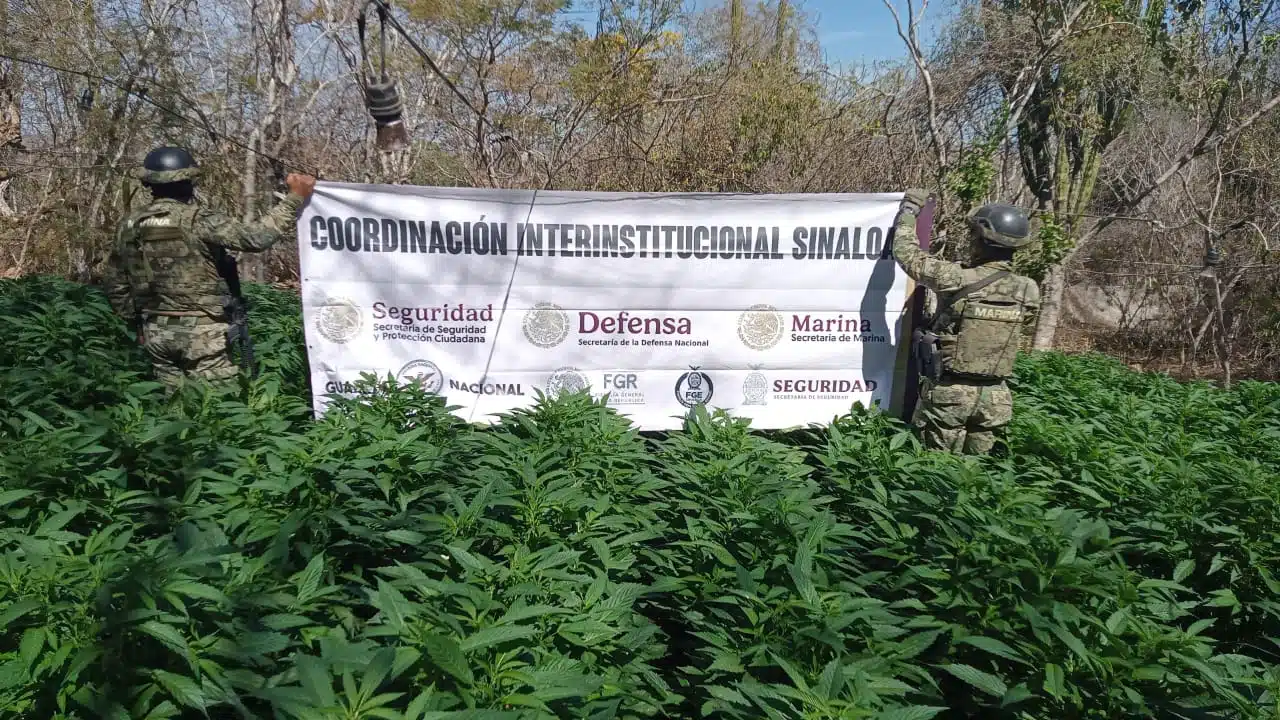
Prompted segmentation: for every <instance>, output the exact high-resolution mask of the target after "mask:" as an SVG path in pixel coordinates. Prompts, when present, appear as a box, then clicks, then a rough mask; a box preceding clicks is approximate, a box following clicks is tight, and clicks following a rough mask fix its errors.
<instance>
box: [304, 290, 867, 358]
mask: <svg viewBox="0 0 1280 720" xmlns="http://www.w3.org/2000/svg"><path fill="white" fill-rule="evenodd" d="M574 314H576V315H577V327H576V328H575V327H574V317H573V315H574ZM494 318H495V313H494V308H493V305H492V303H490V304H488V305H485V306H483V307H473V306H467V305H464V304H457V305H450V304H445V305H439V306H432V307H406V306H396V305H389V304H388V303H385V302H382V301H377V302H374V303H373V306H372V308H371V310H370V311H369V312H366V310H365V309H364V308H363V307H361V306H360V305H359V304H357V303H356V302H355V301H353V300H350V299H348V298H328V299H326V300H324V301H323V302H322V303H320V304H319V305H318V307H317V310H316V313H315V329H316V332H318V333H319V334H320V336H321V337H323V338H324V339H325V340H328V341H329V342H331V343H334V344H336V345H345V344H346V343H349V342H351V341H352V340H355V339H357V338H361V337H367V335H365V334H364V333H365V331H366V330H368V331H371V333H372V337H373V339H374V340H384V341H385V340H407V341H413V342H435V343H458V342H463V343H486V342H489V341H490V340H489V326H490V325H491V324H492V323H494ZM789 320H790V323H789V325H790V327H788V317H787V316H785V315H784V314H783V313H782V312H780V311H779V310H778V309H777V308H775V307H773V306H772V305H767V304H759V305H752V306H751V307H749V308H747V309H746V310H744V311H742V312H741V313H739V315H738V323H737V325H738V326H737V336H738V340H739V341H741V342H742V344H743V345H744V346H745V347H747V348H750V349H752V350H757V351H763V350H769V349H771V348H774V347H776V346H777V345H778V344H779V343H780V342H782V340H783V338H784V337H786V335H787V333H788V332H790V333H791V339H792V340H793V341H797V342H841V343H885V342H888V337H887V335H888V327H887V320H886V319H885V318H883V317H882V318H880V319H879V320H878V321H877V324H878V325H879V327H873V323H872V321H871V320H870V319H868V318H864V317H861V316H860V315H858V314H857V313H851V314H849V315H846V314H844V313H826V312H821V313H790V314H789ZM575 331H576V333H577V335H578V336H579V337H580V340H579V342H580V343H581V344H583V345H599V346H614V347H628V346H630V347H654V346H671V347H706V346H709V345H710V339H709V337H708V335H707V333H706V332H705V328H699V327H695V323H694V320H693V318H690V317H684V316H680V315H675V316H671V315H645V314H634V313H632V312H631V311H628V310H621V311H617V312H606V311H601V312H597V311H592V310H578V311H575V312H574V313H570V312H569V311H567V310H565V309H564V308H562V307H560V306H559V305H556V304H554V303H538V304H537V305H534V306H533V307H531V308H529V309H528V310H526V311H525V312H524V315H523V317H522V319H521V332H522V334H523V335H524V338H525V340H527V341H528V342H529V344H530V345H532V346H534V347H537V348H541V349H543V350H549V349H551V348H555V347H559V346H560V345H562V344H563V343H564V342H565V340H567V339H568V338H569V336H570V335H571V334H573V333H574V332H575Z"/></svg>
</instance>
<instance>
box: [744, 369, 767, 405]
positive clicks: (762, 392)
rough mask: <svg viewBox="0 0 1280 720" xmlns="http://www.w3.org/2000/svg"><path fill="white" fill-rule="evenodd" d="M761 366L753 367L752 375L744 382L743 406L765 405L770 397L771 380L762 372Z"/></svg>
mask: <svg viewBox="0 0 1280 720" xmlns="http://www.w3.org/2000/svg"><path fill="white" fill-rule="evenodd" d="M760 368H761V366H760V365H752V366H751V370H752V371H753V372H751V373H750V374H748V375H747V377H746V379H745V380H743V381H742V398H743V403H742V404H743V405H764V404H766V403H765V398H767V397H768V396H769V378H766V377H765V376H764V373H762V372H760Z"/></svg>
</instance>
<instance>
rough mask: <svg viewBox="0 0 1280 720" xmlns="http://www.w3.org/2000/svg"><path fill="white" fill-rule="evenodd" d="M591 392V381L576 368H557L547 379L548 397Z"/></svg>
mask: <svg viewBox="0 0 1280 720" xmlns="http://www.w3.org/2000/svg"><path fill="white" fill-rule="evenodd" d="M583 390H591V381H590V380H588V379H587V376H586V375H583V374H582V373H581V372H579V371H578V368H575V367H562V368H557V369H556V371H555V372H553V373H551V377H550V378H548V379H547V395H548V396H549V397H556V396H558V395H562V394H564V393H570V394H572V393H576V392H582V391H583Z"/></svg>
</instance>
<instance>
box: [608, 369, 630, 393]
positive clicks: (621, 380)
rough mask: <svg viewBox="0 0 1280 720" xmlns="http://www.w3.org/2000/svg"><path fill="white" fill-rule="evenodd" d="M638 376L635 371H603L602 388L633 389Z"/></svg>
mask: <svg viewBox="0 0 1280 720" xmlns="http://www.w3.org/2000/svg"><path fill="white" fill-rule="evenodd" d="M638 377H639V376H638V375H636V374H635V373H605V374H604V388H605V390H606V391H608V390H635V389H636V381H637V378H638Z"/></svg>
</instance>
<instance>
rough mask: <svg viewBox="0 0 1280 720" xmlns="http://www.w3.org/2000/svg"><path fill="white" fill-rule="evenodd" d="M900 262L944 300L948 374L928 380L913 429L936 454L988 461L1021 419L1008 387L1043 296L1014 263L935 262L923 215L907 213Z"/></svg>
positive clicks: (942, 340) (899, 233)
mask: <svg viewBox="0 0 1280 720" xmlns="http://www.w3.org/2000/svg"><path fill="white" fill-rule="evenodd" d="M974 242H975V243H981V242H982V240H981V239H980V238H974ZM893 255H894V258H895V259H896V260H897V262H898V264H899V265H901V266H902V269H903V270H904V271H905V272H906V273H907V275H908V276H910V277H911V279H912V280H915V281H916V282H917V283H920V284H921V285H924V286H925V287H927V288H929V289H930V290H932V291H933V292H934V293H935V294H936V296H937V299H938V309H937V312H938V313H939V317H938V318H937V320H938V321H937V323H936V324H935V325H934V328H935V331H936V332H937V334H938V335H939V343H938V345H939V351H940V352H939V355H940V360H941V372H940V376H939V377H938V378H937V379H936V380H934V379H932V378H922V379H921V388H920V400H919V402H918V404H917V405H916V408H915V413H914V415H913V417H912V423H913V424H914V425H915V427H916V428H917V429H918V431H919V432H920V436H921V440H922V441H923V442H924V443H925V445H926V446H928V447H931V448H934V449H939V450H949V451H951V452H957V453H958V452H965V453H973V454H985V453H987V452H989V451H990V450H991V448H992V446H993V445H994V444H995V440H996V432H997V431H998V430H1000V429H1001V428H1003V427H1004V426H1005V425H1007V424H1008V423H1009V421H1010V420H1012V419H1013V394H1012V393H1011V392H1010V390H1009V387H1008V385H1007V384H1006V383H1005V380H1006V379H1007V378H1008V377H1011V376H1012V375H1013V362H1014V360H1015V359H1016V357H1017V353H1018V349H1019V345H1020V341H1021V338H1022V335H1023V333H1024V332H1026V330H1027V329H1028V328H1029V327H1030V325H1031V323H1032V322H1033V320H1034V317H1035V313H1036V312H1037V311H1038V310H1039V307H1040V288H1039V286H1037V285H1036V282H1035V281H1034V280H1032V279H1031V278H1028V277H1024V276H1021V275H1015V274H1013V272H1012V271H1013V263H1012V262H1009V261H1006V260H999V261H986V262H980V263H978V264H977V265H975V266H974V267H965V266H964V265H961V264H960V263H955V262H950V261H947V260H943V259H941V258H937V257H933V256H931V255H929V254H928V253H926V252H925V251H924V250H922V249H921V248H920V243H919V240H918V238H917V235H916V217H915V213H914V212H910V211H908V210H905V209H904V211H903V212H902V213H901V214H900V215H899V216H898V221H897V227H896V228H895V230H894V241H893ZM1002 270H1003V271H1006V272H1008V273H1010V274H1008V275H1005V276H1004V277H1002V278H1000V279H998V280H995V281H993V282H991V283H990V284H988V285H986V286H985V287H983V288H981V289H978V290H976V291H974V292H972V293H971V294H969V295H968V296H967V297H964V298H961V299H959V300H958V301H957V300H954V299H953V298H954V296H955V295H956V292H957V291H958V290H960V289H961V288H963V287H965V286H967V285H970V284H972V283H974V282H977V281H979V280H982V279H984V278H986V277H988V276H990V275H992V274H994V273H996V272H999V271H1002ZM961 320H963V321H964V326H965V327H964V331H963V338H962V337H961Z"/></svg>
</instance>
